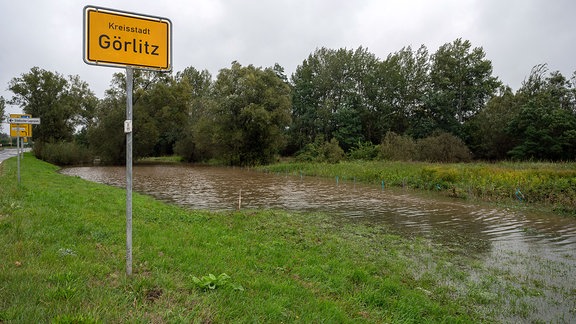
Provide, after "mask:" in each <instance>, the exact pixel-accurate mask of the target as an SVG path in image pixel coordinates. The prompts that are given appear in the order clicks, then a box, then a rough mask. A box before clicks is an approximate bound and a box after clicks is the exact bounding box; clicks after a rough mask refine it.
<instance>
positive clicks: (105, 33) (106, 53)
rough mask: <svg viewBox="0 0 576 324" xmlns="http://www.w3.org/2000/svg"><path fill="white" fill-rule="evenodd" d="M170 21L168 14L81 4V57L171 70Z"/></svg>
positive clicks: (88, 60)
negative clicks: (82, 22) (82, 28)
mask: <svg viewBox="0 0 576 324" xmlns="http://www.w3.org/2000/svg"><path fill="white" fill-rule="evenodd" d="M171 38H172V23H171V22H170V20H169V19H167V18H162V17H155V16H144V15H140V14H135V13H130V12H125V11H119V10H112V9H107V8H101V7H94V6H86V7H84V61H85V62H86V63H88V64H94V65H106V66H116V67H123V66H131V67H134V68H143V69H152V70H161V71H170V70H171V69H172V41H171Z"/></svg>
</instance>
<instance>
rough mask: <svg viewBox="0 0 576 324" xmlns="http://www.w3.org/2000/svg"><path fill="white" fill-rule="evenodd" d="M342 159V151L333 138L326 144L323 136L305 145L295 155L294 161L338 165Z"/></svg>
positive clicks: (343, 155)
mask: <svg viewBox="0 0 576 324" xmlns="http://www.w3.org/2000/svg"><path fill="white" fill-rule="evenodd" d="M344 157H345V154H344V150H343V149H342V148H341V147H340V145H339V144H338V141H337V140H336V139H335V138H333V139H332V140H330V142H327V141H324V137H323V136H318V137H317V138H316V140H315V141H314V142H313V143H310V144H307V145H306V146H305V147H304V149H302V150H301V151H300V152H298V153H297V155H296V161H298V162H328V163H338V162H340V161H341V160H343V159H344Z"/></svg>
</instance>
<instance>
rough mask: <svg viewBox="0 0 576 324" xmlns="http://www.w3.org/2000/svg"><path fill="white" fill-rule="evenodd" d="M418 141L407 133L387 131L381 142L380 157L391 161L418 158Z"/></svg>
mask: <svg viewBox="0 0 576 324" xmlns="http://www.w3.org/2000/svg"><path fill="white" fill-rule="evenodd" d="M416 153H417V148H416V142H414V140H413V139H412V137H410V136H407V135H398V134H396V133H394V132H388V133H386V136H385V137H384V139H383V140H382V143H381V144H380V152H379V157H380V158H381V159H383V160H389V161H412V160H416V158H417V154H416Z"/></svg>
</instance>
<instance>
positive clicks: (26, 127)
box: [10, 114, 32, 137]
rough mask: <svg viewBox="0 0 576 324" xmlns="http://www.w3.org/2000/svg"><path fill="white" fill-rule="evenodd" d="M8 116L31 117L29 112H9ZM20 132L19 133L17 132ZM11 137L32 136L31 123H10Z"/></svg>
mask: <svg viewBox="0 0 576 324" xmlns="http://www.w3.org/2000/svg"><path fill="white" fill-rule="evenodd" d="M10 118H32V115H30V114H10ZM18 133H20V134H18ZM10 136H11V137H18V136H20V137H32V125H30V124H10Z"/></svg>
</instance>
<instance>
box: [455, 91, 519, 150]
mask: <svg viewBox="0 0 576 324" xmlns="http://www.w3.org/2000/svg"><path fill="white" fill-rule="evenodd" d="M519 109H520V105H519V102H518V99H517V96H516V95H515V94H514V93H513V92H512V89H511V88H510V87H502V88H501V89H500V90H499V93H498V94H497V95H496V96H494V97H493V98H492V99H490V100H489V101H488V103H487V104H486V107H485V108H484V109H482V110H481V111H480V112H479V113H478V114H477V115H476V116H474V117H472V118H471V119H470V120H469V121H468V122H467V123H466V125H465V131H466V133H467V134H468V136H469V140H468V145H469V147H470V149H471V150H472V152H473V153H474V156H475V157H476V158H478V159H487V160H501V159H506V158H508V152H509V151H510V150H512V149H513V148H514V146H516V145H517V144H518V142H517V139H516V138H515V137H514V136H511V135H510V134H509V132H508V131H507V128H508V125H509V124H510V121H512V120H513V119H515V118H516V117H517V116H518V114H519V112H520V111H519Z"/></svg>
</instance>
